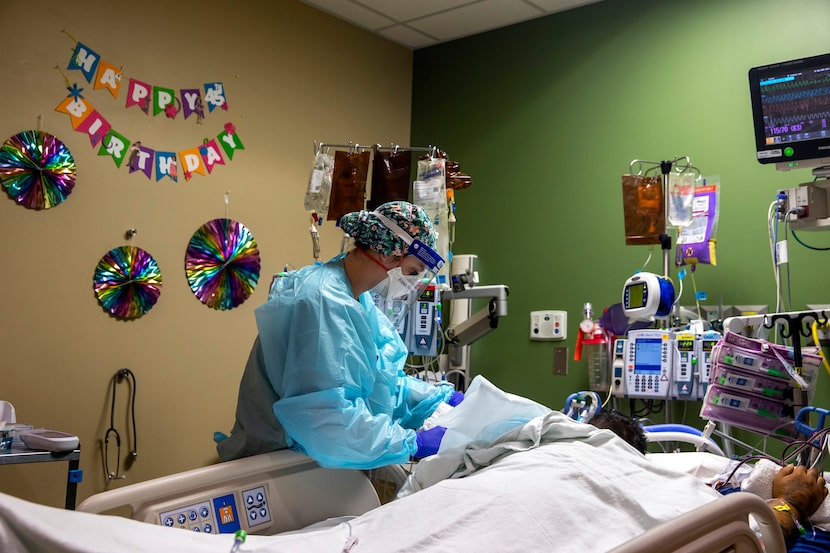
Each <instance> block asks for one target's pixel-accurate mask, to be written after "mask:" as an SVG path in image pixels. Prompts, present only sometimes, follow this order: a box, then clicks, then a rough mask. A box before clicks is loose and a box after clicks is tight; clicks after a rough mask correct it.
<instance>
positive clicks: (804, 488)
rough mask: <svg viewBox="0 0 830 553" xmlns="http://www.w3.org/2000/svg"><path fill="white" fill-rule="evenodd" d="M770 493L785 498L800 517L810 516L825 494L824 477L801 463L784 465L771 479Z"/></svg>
mask: <svg viewBox="0 0 830 553" xmlns="http://www.w3.org/2000/svg"><path fill="white" fill-rule="evenodd" d="M772 495H773V497H777V498H780V499H783V500H785V501H786V502H787V503H789V504H790V505H791V506H792V507H793V508H794V509H796V510H797V511H798V514H799V515H801V518H806V517H809V516H811V515H812V514H813V513H815V512H816V509H818V508H819V506H820V505H821V502H822V501H824V498H825V497H826V496H827V485H826V482H825V481H824V477H823V476H821V473H820V472H819V471H817V470H816V469H809V470H807V467H805V466H803V465H799V466H795V465H786V466H785V467H783V468H782V469H781V470H779V471H778V473H777V474H776V475H775V478H773V481H772Z"/></svg>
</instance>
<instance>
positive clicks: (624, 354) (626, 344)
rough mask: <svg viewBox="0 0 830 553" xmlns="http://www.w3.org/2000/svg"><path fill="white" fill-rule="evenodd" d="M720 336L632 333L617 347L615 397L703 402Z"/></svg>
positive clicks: (714, 333)
mask: <svg viewBox="0 0 830 553" xmlns="http://www.w3.org/2000/svg"><path fill="white" fill-rule="evenodd" d="M719 339H720V333H718V332H714V331H707V332H703V333H693V332H691V331H670V330H656V329H644V330H632V331H631V332H629V333H628V336H627V337H626V338H620V339H617V340H616V342H615V343H614V361H613V364H612V369H611V370H612V378H611V393H612V394H614V396H616V397H626V398H646V399H678V400H702V399H703V396H704V395H705V394H706V389H707V387H708V385H709V375H710V372H711V367H712V362H711V355H712V347H714V345H715V344H716V343H717V341H718V340H719Z"/></svg>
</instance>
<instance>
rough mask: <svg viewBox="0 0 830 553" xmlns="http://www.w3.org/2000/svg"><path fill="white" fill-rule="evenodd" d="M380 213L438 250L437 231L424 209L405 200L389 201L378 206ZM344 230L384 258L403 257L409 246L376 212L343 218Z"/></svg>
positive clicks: (355, 214) (364, 212)
mask: <svg viewBox="0 0 830 553" xmlns="http://www.w3.org/2000/svg"><path fill="white" fill-rule="evenodd" d="M375 211H376V212H377V213H380V214H381V215H383V216H385V217H386V218H387V219H390V220H391V221H393V222H394V223H395V224H397V225H398V226H399V227H401V229H403V231H404V232H406V233H407V234H409V235H410V236H411V237H412V238H414V239H417V240H420V241H421V242H423V243H424V244H426V245H427V246H429V247H430V248H434V247H435V231H434V230H433V228H432V221H431V220H430V218H429V215H428V214H427V212H426V211H424V208H422V207H421V206H418V205H415V204H411V203H409V202H405V201H395V202H387V203H385V204H382V205H380V206H378V208H377V209H376V210H375ZM340 228H342V229H343V232H345V233H346V234H348V235H349V236H351V237H352V238H354V240H355V242H356V243H357V244H358V245H360V246H364V247H367V248H369V249H371V250H374V251H376V252H378V253H380V254H383V255H403V254H404V253H405V252H406V247H407V244H406V242H404V240H403V239H402V238H400V237H399V236H397V235H396V234H395V233H394V232H393V231H392V230H390V229H388V228H387V227H386V225H384V224H383V222H382V221H381V220H380V218H379V217H378V216H377V215H376V214H375V213H374V212H372V211H355V212H353V213H347V214H346V215H343V217H342V218H341V219H340Z"/></svg>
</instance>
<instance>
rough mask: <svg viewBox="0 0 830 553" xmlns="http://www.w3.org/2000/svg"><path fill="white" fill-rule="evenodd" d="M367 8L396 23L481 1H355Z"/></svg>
mask: <svg viewBox="0 0 830 553" xmlns="http://www.w3.org/2000/svg"><path fill="white" fill-rule="evenodd" d="M356 1H357V2H359V3H361V4H363V5H364V6H366V7H368V8H372V9H373V10H376V11H377V12H379V13H383V14H386V15H387V16H389V17H390V18H392V19H394V20H395V21H397V22H398V23H405V22H407V21H410V20H412V19H418V18H420V17H426V16H428V15H433V14H436V13H441V12H445V11H447V10H449V9H452V8H456V7H458V6H463V5H465V4H475V3H477V2H480V1H481V0H475V1H473V2H471V1H470V0H356Z"/></svg>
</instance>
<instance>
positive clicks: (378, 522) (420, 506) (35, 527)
mask: <svg viewBox="0 0 830 553" xmlns="http://www.w3.org/2000/svg"><path fill="white" fill-rule="evenodd" d="M471 390H473V388H472V386H471ZM478 391H479V392H480V394H478V393H476V392H475V390H473V391H472V392H469V393H468V394H467V399H465V401H464V403H462V404H461V406H459V407H458V408H457V409H456V410H454V411H453V412H451V413H449V414H448V415H447V420H445V421H442V424H447V426H448V431H447V435H446V436H445V442H446V449H444V444H443V443H442V451H441V452H440V453H439V455H436V456H434V457H430V458H428V459H425V460H423V461H421V462H420V463H419V464H418V465H417V467H416V470H415V471H414V473H413V474H412V476H411V477H410V479H409V480H408V481H407V483H406V485H405V486H404V488H403V489H402V490H401V493H400V495H399V498H398V499H396V500H395V501H392V502H391V503H388V504H386V505H383V506H381V507H378V508H376V509H373V510H371V511H369V512H367V513H365V514H363V515H361V516H358V517H356V518H353V519H351V520H349V521H348V522H345V523H341V524H338V525H336V526H334V527H330V528H326V529H321V530H316V531H313V532H308V533H304V534H291V535H277V536H249V537H248V540H247V542H246V543H245V544H244V551H246V552H247V553H255V552H265V551H280V552H282V553H291V552H295V551H296V552H306V551H344V550H349V551H351V552H352V553H371V552H378V553H394V552H396V551H399V552H403V551H418V552H430V551H457V552H464V551H517V552H518V551H521V552H529V551H545V552H556V551H568V552H571V551H597V552H601V551H608V550H610V549H613V548H614V547H616V546H618V545H620V544H622V543H624V542H626V541H627V540H629V539H631V538H633V537H635V536H638V535H640V534H643V533H644V532H647V531H649V530H650V529H652V528H653V527H655V526H656V525H658V524H659V523H661V522H664V521H672V520H674V519H676V518H677V517H678V516H680V515H682V514H684V513H686V512H688V511H690V510H692V509H695V508H696V507H699V506H702V505H707V504H710V503H712V502H715V501H717V500H718V498H719V497H720V496H719V494H718V493H717V492H715V491H714V490H712V489H711V488H710V487H709V486H707V485H706V484H705V483H703V482H702V481H701V480H700V479H699V478H696V477H694V476H691V475H689V474H685V473H682V472H679V471H677V470H673V469H667V468H663V467H661V466H659V465H658V464H656V463H654V462H652V461H650V460H649V459H648V458H647V457H645V456H643V455H642V454H641V453H640V452H638V451H636V450H635V449H634V448H633V447H631V446H630V445H629V444H627V443H626V442H625V441H623V440H622V439H621V438H619V437H618V436H616V435H615V434H614V433H612V432H609V431H607V430H602V429H598V428H595V427H593V426H591V425H588V424H584V423H579V422H576V421H574V420H573V419H570V418H569V417H567V416H566V415H564V414H562V413H559V412H554V411H551V410H549V409H546V408H543V407H541V406H539V405H538V404H534V403H533V402H528V401H527V400H522V399H521V398H516V397H515V396H510V395H509V394H504V393H503V392H501V391H499V390H497V389H495V387H492V385H489V386H487V385H484V383H481V384H480V385H479V387H478ZM477 397H478V400H477V399H476V398H477ZM479 400H481V401H479ZM489 400H498V404H497V405H496V404H493V402H491V401H489ZM502 408H503V409H504V410H502ZM465 411H466V414H465ZM505 413H507V414H508V416H505ZM462 415H463V416H462ZM453 418H456V419H457V420H456V421H455V422H456V423H458V424H455V423H454V422H453V420H452V419H453ZM465 421H466V422H465ZM299 500H302V498H298V501H299ZM597 525H599V526H600V527H601V529H602V531H599V532H598V531H596V528H597ZM232 541H233V540H232V536H229V535H205V534H196V533H193V532H188V531H184V530H178V529H172V528H164V527H161V526H155V525H148V524H144V523H139V522H136V521H132V520H129V519H125V518H120V517H112V516H102V515H91V514H87V513H80V512H72V511H63V510H58V509H54V508H50V507H44V506H40V505H35V504H32V503H28V502H25V501H22V500H19V499H15V498H12V497H10V496H5V495H2V494H0V551H3V552H4V553H5V552H8V553H18V552H20V553H22V552H26V553H29V552H33V551H49V552H54V553H70V552H72V553H74V552H80V551H102V552H103V551H106V552H108V553H119V552H125V553H126V552H132V551H135V549H136V544H141V545H142V547H143V550H146V551H152V550H156V551H177V552H180V553H189V552H191V551H192V552H194V553H196V552H198V553H207V552H213V551H216V552H217V553H219V552H221V553H227V551H228V550H230V544H232Z"/></svg>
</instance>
